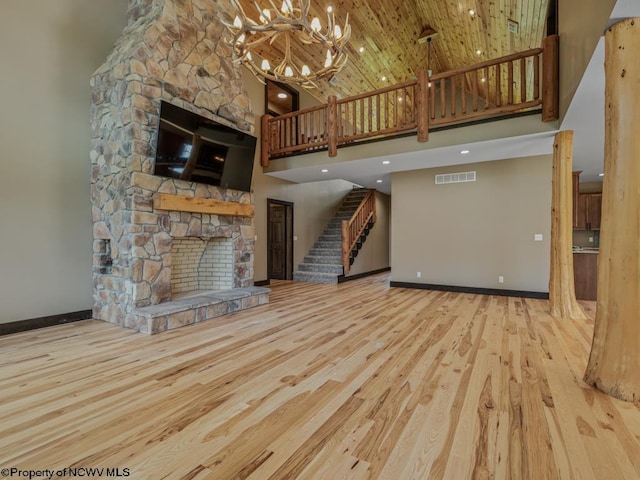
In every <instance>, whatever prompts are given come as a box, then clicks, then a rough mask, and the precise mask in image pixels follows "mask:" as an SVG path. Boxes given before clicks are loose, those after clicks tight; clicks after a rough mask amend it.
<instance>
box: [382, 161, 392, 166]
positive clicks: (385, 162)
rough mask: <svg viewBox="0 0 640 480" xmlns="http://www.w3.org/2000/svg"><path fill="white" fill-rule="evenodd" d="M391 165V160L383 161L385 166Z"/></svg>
mask: <svg viewBox="0 0 640 480" xmlns="http://www.w3.org/2000/svg"><path fill="white" fill-rule="evenodd" d="M390 163H391V162H390V161H389V160H383V161H382V164H383V165H389V164H390Z"/></svg>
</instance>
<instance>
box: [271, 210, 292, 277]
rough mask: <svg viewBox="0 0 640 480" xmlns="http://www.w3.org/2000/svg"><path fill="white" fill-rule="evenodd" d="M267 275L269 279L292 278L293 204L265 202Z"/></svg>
mask: <svg viewBox="0 0 640 480" xmlns="http://www.w3.org/2000/svg"><path fill="white" fill-rule="evenodd" d="M267 208H268V212H267V223H268V225H267V252H268V253H267V263H268V265H267V274H268V277H269V279H274V280H291V279H292V278H293V204H292V203H289V202H283V201H279V200H272V199H268V200H267Z"/></svg>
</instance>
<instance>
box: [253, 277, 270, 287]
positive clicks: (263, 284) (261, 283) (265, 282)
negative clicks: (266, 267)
mask: <svg viewBox="0 0 640 480" xmlns="http://www.w3.org/2000/svg"><path fill="white" fill-rule="evenodd" d="M267 285H271V280H269V279H266V280H258V281H257V282H253V286H254V287H266V286H267Z"/></svg>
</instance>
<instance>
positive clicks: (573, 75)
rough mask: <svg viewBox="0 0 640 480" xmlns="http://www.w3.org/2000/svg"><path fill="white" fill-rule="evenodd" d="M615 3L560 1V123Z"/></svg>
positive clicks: (605, 1)
mask: <svg viewBox="0 0 640 480" xmlns="http://www.w3.org/2000/svg"><path fill="white" fill-rule="evenodd" d="M615 3H616V0H559V1H558V27H559V32H560V120H562V119H563V118H564V116H565V114H566V113H567V109H568V108H569V105H570V103H571V100H572V99H573V95H574V94H575V93H576V89H577V88H578V85H579V84H580V80H582V75H583V74H584V71H585V69H586V68H587V65H588V64H589V61H590V60H591V56H592V55H593V52H594V50H595V48H596V45H597V44H598V40H599V39H600V37H601V36H602V34H603V33H604V29H605V27H606V25H607V22H608V20H609V16H610V15H611V11H612V10H613V7H614V5H615Z"/></svg>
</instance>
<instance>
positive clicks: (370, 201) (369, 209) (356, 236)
mask: <svg viewBox="0 0 640 480" xmlns="http://www.w3.org/2000/svg"><path fill="white" fill-rule="evenodd" d="M369 223H371V224H374V223H376V191H375V190H369V193H368V194H367V196H366V197H364V199H363V200H362V202H360V205H359V206H358V209H357V210H356V211H355V212H354V214H353V215H352V216H351V218H350V219H349V220H343V221H342V266H343V268H344V274H345V275H347V274H348V273H349V269H350V268H351V262H350V261H349V257H350V255H351V251H352V250H353V248H354V247H355V246H356V243H358V240H360V236H361V235H362V234H363V232H364V229H365V228H367V225H369Z"/></svg>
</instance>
